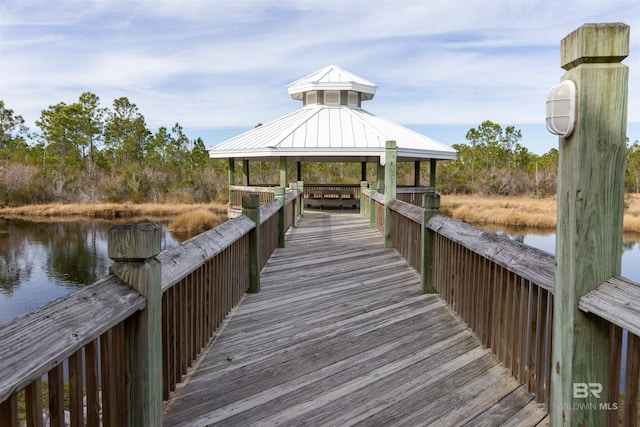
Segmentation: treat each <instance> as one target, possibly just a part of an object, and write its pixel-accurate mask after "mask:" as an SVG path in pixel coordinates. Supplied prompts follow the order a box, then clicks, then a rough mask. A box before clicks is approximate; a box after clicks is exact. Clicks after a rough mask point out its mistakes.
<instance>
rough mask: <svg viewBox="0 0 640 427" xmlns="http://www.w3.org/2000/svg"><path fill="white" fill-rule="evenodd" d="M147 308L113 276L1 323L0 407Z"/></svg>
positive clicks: (136, 294)
mask: <svg viewBox="0 0 640 427" xmlns="http://www.w3.org/2000/svg"><path fill="white" fill-rule="evenodd" d="M145 304H146V300H145V298H144V297H143V296H142V295H140V294H139V293H138V292H137V291H136V290H134V289H131V288H130V287H129V286H127V285H126V284H124V283H123V282H122V281H121V280H120V279H118V278H117V277H116V276H115V275H110V276H107V277H105V278H103V279H101V280H99V281H97V282H96V283H94V284H93V285H90V286H87V287H85V288H82V289H79V290H77V291H76V292H74V293H72V294H70V295H68V296H66V297H62V298H58V299H56V300H55V301H52V302H50V303H48V304H46V305H44V306H42V307H40V308H38V309H36V310H34V311H32V312H30V313H27V314H24V315H22V316H18V317H16V318H14V319H12V320H10V321H8V322H7V323H5V324H3V325H2V328H0V360H2V364H0V402H4V401H5V400H6V399H8V398H9V396H11V395H12V394H13V393H15V392H16V391H18V390H20V389H22V388H24V387H25V386H26V385H28V384H29V383H31V382H33V381H34V380H36V379H38V378H40V377H41V376H43V375H44V374H46V373H47V372H48V371H49V370H51V369H52V368H53V367H54V366H56V365H57V364H59V363H60V361H62V360H65V359H67V358H68V357H69V356H71V355H72V354H73V353H75V352H76V351H77V350H79V349H81V348H82V347H83V346H84V345H86V344H87V343H89V342H91V341H93V340H95V339H96V338H98V337H99V336H100V335H102V334H103V333H104V332H106V331H107V330H109V329H111V328H112V327H113V326H115V325H117V324H118V323H120V322H122V321H123V320H125V319H127V318H128V317H129V316H131V314H133V313H135V312H136V311H138V310H142V309H143V308H144V307H145ZM89 308H90V309H89Z"/></svg>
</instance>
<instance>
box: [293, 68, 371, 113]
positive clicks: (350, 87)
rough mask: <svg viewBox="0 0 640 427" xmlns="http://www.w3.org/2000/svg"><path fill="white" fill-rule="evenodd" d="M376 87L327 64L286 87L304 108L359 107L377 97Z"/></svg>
mask: <svg viewBox="0 0 640 427" xmlns="http://www.w3.org/2000/svg"><path fill="white" fill-rule="evenodd" d="M376 88H377V86H376V85H375V84H373V83H371V82H370V81H368V80H366V79H363V78H362V77H360V76H357V75H355V74H353V73H350V72H349V71H347V70H344V69H342V68H340V67H338V66H336V65H329V66H327V67H325V68H323V69H321V70H319V71H316V72H314V73H311V74H309V75H308V76H305V77H303V78H301V79H299V80H296V81H295V82H293V83H291V84H290V85H289V86H287V89H288V91H289V95H290V96H291V99H294V100H297V101H302V103H303V106H305V107H306V106H313V105H326V106H348V107H355V108H357V107H361V104H362V101H368V100H370V99H372V98H373V97H374V95H375V94H376Z"/></svg>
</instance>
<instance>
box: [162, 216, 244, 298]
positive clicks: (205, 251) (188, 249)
mask: <svg viewBox="0 0 640 427" xmlns="http://www.w3.org/2000/svg"><path fill="white" fill-rule="evenodd" d="M253 228H255V224H254V223H253V222H252V221H251V220H249V219H248V218H247V217H246V216H239V217H236V218H233V219H230V220H228V221H225V222H223V223H222V224H220V225H218V226H216V227H214V228H212V229H210V230H207V231H205V232H204V233H201V234H199V235H197V236H195V237H192V238H191V239H189V240H186V241H184V242H183V243H182V244H180V245H178V246H174V247H172V248H169V249H166V250H164V251H162V252H161V253H160V254H158V256H157V257H156V258H157V259H158V261H160V262H161V263H162V291H163V292H165V291H166V290H167V289H169V288H170V287H171V286H173V285H175V284H176V283H178V282H179V281H180V280H182V279H183V278H185V277H186V276H188V275H189V274H191V273H192V272H193V271H194V270H195V269H196V268H198V266H199V265H200V264H201V263H203V262H205V261H207V260H209V259H211V258H213V257H214V256H216V255H217V254H219V253H220V252H221V251H223V250H224V249H225V248H227V247H228V246H229V245H230V244H231V243H233V242H235V241H236V240H238V239H239V238H240V237H242V236H244V235H245V234H247V233H248V232H249V231H251V230H252V229H253ZM196 260H199V262H194V261H196Z"/></svg>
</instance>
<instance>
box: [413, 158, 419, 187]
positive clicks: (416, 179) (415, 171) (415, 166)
mask: <svg viewBox="0 0 640 427" xmlns="http://www.w3.org/2000/svg"><path fill="white" fill-rule="evenodd" d="M413 186H414V187H420V160H416V161H415V162H413Z"/></svg>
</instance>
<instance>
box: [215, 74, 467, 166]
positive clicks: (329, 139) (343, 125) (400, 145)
mask: <svg viewBox="0 0 640 427" xmlns="http://www.w3.org/2000/svg"><path fill="white" fill-rule="evenodd" d="M288 88H289V94H290V95H291V96H292V98H294V99H304V95H305V93H309V92H312V91H317V92H320V91H340V92H344V93H347V92H351V93H354V92H355V93H358V97H359V101H362V100H365V99H371V98H372V97H373V95H374V94H375V90H376V86H375V85H374V84H373V83H371V82H369V81H367V80H365V79H362V78H360V77H358V76H355V75H354V74H352V73H349V72H348V71H345V70H343V69H341V68H339V67H336V66H334V65H331V66H329V67H326V68H324V69H322V70H320V71H317V72H315V73H312V74H310V75H308V76H306V77H304V78H302V79H300V80H297V81H296V82H294V83H292V84H290V85H289V86H288ZM359 103H360V102H358V105H359ZM388 140H394V141H396V145H397V159H398V161H414V160H425V159H437V160H452V159H455V158H456V150H454V149H453V148H450V147H448V146H446V145H444V144H442V143H440V142H438V141H436V140H434V139H431V138H429V137H426V136H424V135H422V134H420V133H418V132H415V131H413V130H411V129H408V128H406V127H404V126H401V125H399V124H397V123H394V122H392V121H390V120H387V119H383V118H381V117H378V116H376V115H374V114H372V113H370V112H368V111H366V110H364V109H362V108H360V107H359V106H357V105H353V104H352V105H323V104H311V105H307V106H304V107H303V108H301V109H299V110H297V111H295V112H293V113H290V114H287V115H285V116H283V117H280V118H278V119H276V120H273V121H271V122H269V123H267V124H264V125H262V126H259V127H256V128H254V129H251V130H249V131H247V132H245V133H243V134H241V135H238V136H236V137H233V138H230V139H228V140H226V141H224V142H222V143H220V144H218V145H216V146H214V147H212V148H211V149H210V150H209V154H210V156H211V157H212V158H231V157H233V158H236V159H252V160H262V161H266V160H271V161H273V160H276V159H277V158H280V157H287V158H289V159H290V160H293V161H304V162H310V161H348V162H377V161H378V159H380V158H381V157H383V156H384V153H385V141H388Z"/></svg>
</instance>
